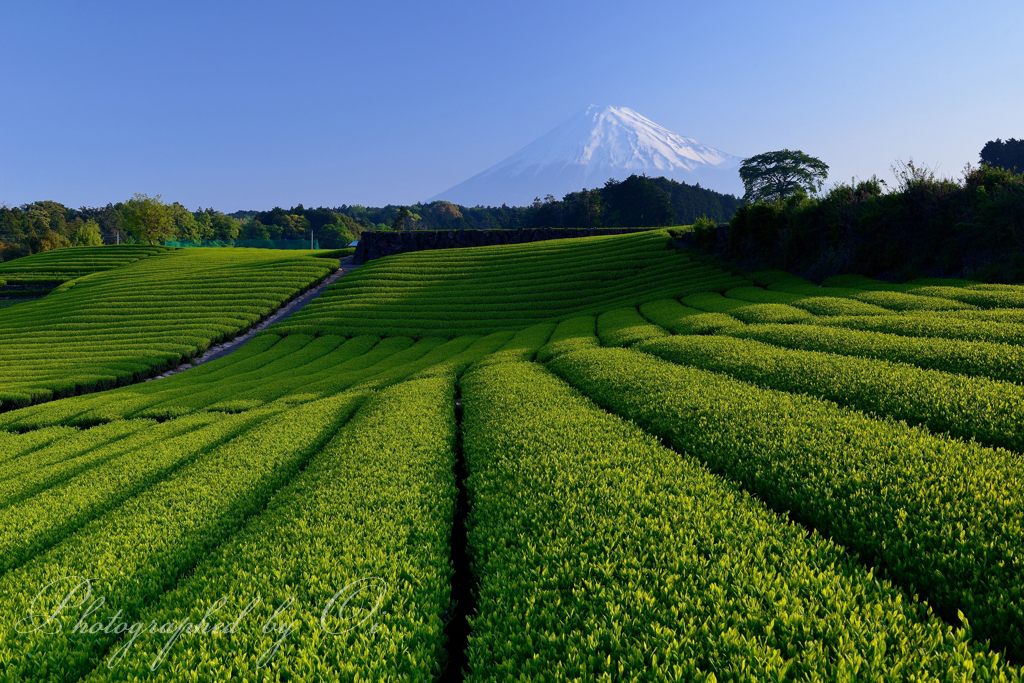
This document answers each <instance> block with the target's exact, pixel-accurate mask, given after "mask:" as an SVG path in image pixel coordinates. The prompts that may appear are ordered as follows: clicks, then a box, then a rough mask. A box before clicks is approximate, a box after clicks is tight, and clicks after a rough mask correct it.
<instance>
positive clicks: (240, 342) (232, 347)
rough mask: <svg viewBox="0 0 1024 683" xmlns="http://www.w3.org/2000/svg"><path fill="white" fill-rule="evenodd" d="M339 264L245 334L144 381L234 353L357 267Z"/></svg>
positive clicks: (345, 261)
mask: <svg viewBox="0 0 1024 683" xmlns="http://www.w3.org/2000/svg"><path fill="white" fill-rule="evenodd" d="M339 262H340V264H341V267H339V268H338V270H336V271H335V272H333V273H331V274H330V275H329V276H328V277H327V279H326V280H324V281H323V282H321V283H320V284H318V285H317V286H316V287H314V288H313V289H311V290H309V291H308V292H306V293H305V294H303V295H302V296H300V297H297V298H295V299H292V300H291V301H289V302H288V303H286V304H285V305H283V306H281V308H279V309H277V310H276V311H274V312H273V313H271V314H270V315H269V316H268V317H267V318H266V320H264V321H263V322H261V323H259V324H257V325H256V326H254V327H253V328H252V329H250V330H249V331H248V332H246V333H245V334H242V335H239V336H237V337H235V338H234V339H230V340H228V341H226V342H221V343H219V344H214V345H212V346H211V347H210V348H208V349H207V350H206V351H204V352H203V354H202V355H201V356H197V357H196V359H195V360H193V361H192V362H191V363H182V364H181V365H179V366H178V367H176V368H174V369H172V370H168V371H167V372H164V373H161V374H159V375H157V376H156V377H150V378H149V379H146V380H145V381H146V382H152V381H153V380H155V379H163V378H164V377H170V376H171V375H176V374H178V373H179V372H185V371H186V370H190V369H192V368H194V367H196V366H198V365H202V364H204V363H209V362H210V361H212V360H217V359H218V358H222V357H224V356H226V355H228V354H229V353H234V352H235V351H237V350H238V349H240V348H242V347H243V346H245V344H246V342H248V341H249V340H250V339H252V338H253V337H255V336H256V334H257V333H259V332H262V331H263V330H265V329H267V328H268V327H270V326H271V325H273V324H274V323H279V322H281V321H282V320H287V319H288V318H290V317H291V316H293V315H295V314H296V313H298V312H299V311H301V310H302V309H303V308H304V307H305V306H306V304H308V303H309V302H310V301H312V300H313V299H315V298H317V297H318V296H320V295H321V294H323V293H324V292H325V291H326V290H327V288H328V287H329V286H330V285H332V284H334V283H335V282H337V281H338V278H340V277H342V276H344V275H345V274H347V273H350V272H351V271H353V270H355V269H356V268H357V267H358V266H356V265H354V264H353V263H352V257H351V256H347V257H345V258H343V259H340V261H339Z"/></svg>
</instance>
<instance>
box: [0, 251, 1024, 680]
mask: <svg viewBox="0 0 1024 683" xmlns="http://www.w3.org/2000/svg"><path fill="white" fill-rule="evenodd" d="M669 244H670V238H669V235H668V233H667V232H665V231H652V232H647V233H637V234H630V235H621V236H605V237H592V238H583V239H574V240H556V241H550V242H543V243H533V244H524V245H510V246H500V247H479V248H468V249H461V250H444V251H435V252H418V253H411V254H402V255H398V256H393V257H387V258H384V259H380V260H378V261H375V262H371V263H370V264H368V265H366V266H362V267H360V268H359V269H357V270H355V271H353V272H352V273H350V274H347V275H345V277H343V278H342V279H341V280H339V282H338V283H336V284H334V285H333V286H331V287H330V289H329V291H328V292H327V293H326V294H324V295H323V296H322V297H320V298H319V299H316V300H315V301H314V302H313V303H311V304H310V305H308V306H307V307H306V308H304V309H303V310H302V311H301V312H300V313H298V314H296V315H295V316H293V317H292V318H290V319H288V320H287V321H284V322H282V323H279V324H276V325H273V326H271V327H269V328H268V329H267V330H265V331H263V332H261V333H260V334H258V335H257V336H256V337H255V338H254V339H253V340H252V341H250V342H249V343H248V344H246V345H245V346H243V347H242V348H241V350H239V351H237V352H235V353H233V354H231V355H228V356H225V357H223V358H221V359H219V360H216V361H213V362H210V363H208V364H205V365H202V366H200V367H198V368H195V369H192V370H188V371H186V372H182V373H180V374H177V375H174V376H172V377H169V378H166V379H161V380H158V381H153V382H148V383H144V384H135V385H131V386H123V387H119V388H116V389H112V390H109V391H101V392H96V393H92V394H89V395H83V396H72V397H68V398H63V399H60V400H54V401H50V402H47V403H41V404H38V405H32V406H28V407H24V408H21V409H18V410H11V411H8V412H5V413H3V414H0V529H2V531H0V613H2V614H25V613H27V612H26V611H27V610H29V609H30V605H32V601H33V599H35V598H36V596H37V594H38V593H39V590H40V587H41V586H46V585H48V584H49V583H51V582H53V581H55V580H58V579H61V577H66V576H87V577H96V578H95V579H93V581H94V582H95V585H96V586H97V587H100V586H101V587H102V590H103V594H104V595H105V596H107V600H108V605H109V606H110V609H109V611H104V610H99V611H98V612H97V613H96V614H95V616H92V617H90V619H94V620H95V621H97V622H100V621H104V622H105V621H106V620H107V619H108V618H111V617H112V616H113V615H114V612H115V611H116V610H122V612H121V616H120V617H119V618H124V619H126V620H128V621H130V622H134V621H141V622H143V623H150V622H153V621H155V622H156V623H158V624H162V623H166V622H169V621H174V622H178V621H180V620H181V619H183V618H189V619H191V620H192V621H193V622H194V623H198V622H199V621H200V620H201V619H202V618H203V615H204V613H205V612H206V610H207V609H208V608H209V606H211V605H215V604H219V605H220V606H221V607H220V608H218V609H223V612H222V613H223V614H232V615H238V614H240V613H243V611H244V610H245V609H246V606H247V605H250V607H251V613H248V616H247V617H246V618H245V620H243V627H242V628H240V629H239V631H238V632H236V633H233V634H232V635H231V637H230V638H226V637H219V636H214V635H210V634H203V633H188V632H185V633H182V634H181V636H180V639H179V640H177V641H175V643H174V644H173V646H172V647H170V648H169V649H167V650H166V652H165V655H166V660H161V661H162V664H161V665H160V666H159V667H157V668H156V669H155V670H153V669H151V663H152V662H153V661H154V659H155V658H158V657H160V656H161V655H160V653H161V652H162V651H164V649H165V648H166V646H167V636H166V635H164V634H161V633H150V632H143V633H141V634H140V636H139V637H138V638H136V639H133V640H132V641H131V645H130V647H127V646H126V644H127V643H128V641H127V640H126V638H125V637H123V636H119V635H118V634H116V633H106V632H104V631H102V630H99V629H98V630H97V631H95V632H93V633H90V634H85V635H83V634H79V633H72V632H71V629H70V626H69V627H68V628H66V629H64V630H61V631H57V632H49V633H48V632H43V631H41V630H37V631H31V632H27V633H24V632H19V633H16V634H14V635H12V637H10V638H8V639H6V640H5V641H4V642H3V643H0V661H3V662H4V663H5V669H4V670H3V672H2V673H0V680H7V679H10V680H23V681H44V680H45V681H53V680H75V681H77V680H79V679H82V680H85V681H92V682H96V681H114V680H126V679H131V678H132V677H137V678H138V679H139V680H154V681H180V680H190V679H191V680H196V679H198V680H217V679H218V678H219V677H222V676H223V674H224V672H225V671H227V670H230V671H231V672H232V675H234V676H235V677H237V678H239V679H241V678H246V677H247V678H249V679H250V680H257V679H262V678H265V677H267V676H270V677H275V678H279V679H281V680H285V679H287V680H335V679H338V680H356V677H357V676H358V678H359V679H361V680H394V681H397V680H410V681H434V680H437V679H438V678H439V677H442V676H451V675H453V674H455V673H456V672H457V670H458V669H459V668H460V667H461V668H463V670H464V676H462V678H464V679H465V680H468V681H474V682H476V681H479V682H481V683H482V682H483V681H490V680H511V679H515V680H519V679H524V680H634V679H635V680H653V681H669V680H706V681H710V680H718V681H723V680H737V681H739V680H790V681H799V680H841V679H843V678H846V679H850V680H886V681H890V680H936V681H938V680H988V679H992V680H1008V681H1010V680H1021V670H1020V668H1019V665H1020V664H1021V662H1022V659H1024V595H1022V594H1021V589H1020V586H1021V585H1024V584H1022V581H1021V579H1022V578H1024V577H1022V568H1021V567H1020V563H1019V561H1018V559H1017V558H1018V557H1019V556H1020V554H1021V552H1022V551H1024V471H1022V468H1024V465H1022V461H1021V458H1020V453H1021V452H1024V438H1022V436H1021V433H1020V429H1019V425H1020V424H1021V423H1022V421H1024V386H1022V385H1024V286H1012V285H981V284H977V283H972V282H968V281H962V280H920V281H914V282H909V283H904V284H901V285H893V284H890V283H886V282H882V281H878V280H872V279H870V278H866V277H863V276H845V277H841V278H836V279H833V280H828V281H826V282H825V283H824V285H825V286H818V285H815V284H813V283H811V282H808V281H807V280H803V279H801V278H798V277H795V276H793V275H790V274H787V273H784V272H779V271H759V272H754V273H750V274H748V275H746V276H737V275H735V274H733V273H730V272H727V271H725V270H723V269H721V268H719V267H717V266H715V265H713V264H711V263H710V262H707V261H704V260H701V259H700V258H697V256H696V254H694V253H692V252H686V251H677V250H675V249H671V248H669ZM226 251H230V250H226ZM235 251H238V252H243V253H244V252H245V251H246V250H235ZM182 253H185V254H186V255H185V256H182V255H180V254H182ZM188 253H199V252H174V253H172V254H165V255H159V256H153V257H151V258H149V259H146V260H145V261H141V262H139V263H138V264H133V265H130V266H126V267H122V268H117V269H113V270H110V271H106V272H103V273H98V274H96V275H91V276H88V277H87V278H86V279H85V280H82V281H79V282H78V283H77V284H75V285H74V286H73V287H71V288H70V289H69V290H68V291H66V292H62V293H55V294H52V295H50V296H49V297H47V299H50V298H51V297H52V298H53V301H54V302H59V301H60V300H61V297H70V296H72V295H74V296H75V297H77V298H76V299H75V301H76V302H77V303H76V306H77V308H78V310H82V311H85V310H92V308H91V307H95V306H101V305H103V302H104V301H106V300H107V299H108V294H107V293H108V292H117V291H122V292H123V291H126V290H127V289H131V290H132V291H134V292H138V293H140V294H139V298H144V297H145V295H146V294H145V293H150V292H152V293H154V297H156V293H157V292H161V291H163V292H166V293H165V294H162V295H161V297H163V298H159V297H157V298H155V299H154V301H155V302H159V305H160V306H162V307H163V310H164V311H165V314H163V315H160V314H158V313H156V312H153V311H151V312H150V313H149V314H148V315H150V316H151V317H152V318H153V319H154V320H156V321H158V322H159V323H160V324H161V325H164V326H165V327H166V328H167V329H171V328H173V326H174V324H175V321H176V320H177V319H178V318H179V317H180V316H181V315H183V312H182V311H183V310H184V308H185V307H186V306H193V305H194V304H193V303H192V301H191V296H192V295H191V291H192V290H185V289H183V288H182V287H181V286H179V287H177V288H176V289H175V288H174V287H170V286H169V287H168V288H167V289H166V290H160V289H158V287H157V284H156V282H157V278H156V276H157V275H158V274H162V275H163V277H165V278H169V277H170V275H169V273H170V272H171V271H172V270H173V271H174V272H177V273H178V274H179V276H180V277H181V278H183V279H184V278H187V277H193V276H195V275H196V274H201V273H204V272H206V270H204V269H210V272H211V273H215V272H221V273H223V272H230V273H231V274H232V278H234V279H233V280H232V282H236V283H243V282H245V283H247V285H242V284H235V285H231V287H235V289H232V291H231V295H230V297H226V298H229V299H231V300H232V301H233V300H235V299H238V298H239V297H240V296H242V295H243V293H244V295H245V296H249V297H253V298H258V296H259V291H260V290H259V289H257V288H256V287H255V284H256V283H262V282H264V281H265V280H270V279H271V275H272V274H275V273H279V272H289V269H288V268H285V267H284V265H285V264H287V263H291V262H290V261H285V262H280V261H277V262H274V261H268V260H266V259H265V258H262V257H261V258H252V259H250V258H248V257H246V258H245V259H242V260H240V261H238V262H236V263H234V264H232V265H230V266H226V265H225V266H224V267H223V268H222V269H220V270H219V271H218V270H217V269H216V268H214V267H213V266H212V265H211V264H210V263H209V262H208V259H206V258H200V257H193V256H188V255H187V254H188ZM193 258H195V259H197V260H195V261H192V260H191V259H193ZM239 258H241V257H239ZM297 262H298V263H297V264H296V265H295V273H294V274H293V275H289V277H294V278H295V281H294V283H293V285H291V286H298V283H299V282H301V281H302V279H303V278H313V279H315V278H316V274H315V273H313V271H312V270H311V267H307V265H306V259H305V257H298V259H297ZM145 264H149V265H148V266H147V268H152V269H153V270H152V271H148V270H146V271H145V272H152V273H153V276H154V279H151V280H144V279H141V275H140V271H138V270H133V269H142V268H143V266H144V265H145ZM161 264H162V265H161ZM300 266H301V267H300ZM144 270H145V269H144ZM97 282H99V283H101V284H95V283H97ZM179 284H180V283H179ZM260 286H261V287H262V286H263V285H260ZM268 286H269V285H268ZM275 286H276V287H278V288H279V289H280V291H279V295H280V296H285V294H286V292H285V289H286V288H285V287H284V285H275ZM174 291H176V292H177V296H178V299H177V302H178V303H177V304H173V303H172V298H173V296H172V293H171V292H174ZM274 291H278V289H275V290H274ZM44 304H45V305H47V306H56V305H57V304H56V303H47V302H46V300H45V299H44V300H43V301H40V302H35V303H32V304H27V305H26V306H32V307H39V306H43V305H44ZM121 305H124V304H121ZM156 305H157V303H154V307H155V306H156ZM175 305H177V306H179V307H180V308H175ZM219 305H221V304H220V303H218V304H216V305H214V304H213V303H210V304H209V305H208V306H206V307H204V309H203V310H208V311H209V312H210V315H211V316H212V315H214V314H216V315H221V316H223V317H224V319H225V320H227V319H229V316H230V315H231V314H230V312H229V311H230V310H233V309H224V310H222V309H220V308H217V307H216V306H219ZM15 310H16V309H15ZM25 310H29V309H27V308H26V309H25ZM40 310H42V309H40ZM91 324H92V325H94V327H93V328H92V329H93V331H94V333H95V334H99V333H100V331H101V330H102V328H103V326H107V327H108V328H109V329H110V330H111V333H114V332H116V331H117V330H118V329H120V328H119V327H118V323H117V321H116V320H115V319H113V318H112V319H108V320H98V319H97V320H94V321H92V323H91ZM154 324H156V323H154ZM203 324H204V325H205V324H206V323H205V322H204V323H203ZM232 324H234V323H232ZM196 325H197V326H199V323H196ZM4 329H5V330H7V329H11V330H14V329H15V328H9V327H5V328H4ZM18 329H20V328H18ZM197 329H198V327H197ZM16 334H20V335H21V337H20V338H21V339H25V340H27V339H28V338H29V337H28V329H27V328H26V331H25V332H20V333H18V332H15V331H12V332H10V335H12V336H11V339H13V338H14V336H15V335H16ZM5 348H6V345H5ZM253 595H259V596H260V597H261V601H260V602H259V603H258V604H256V605H251V601H252V598H253ZM339 596H340V597H339ZM346 598H350V600H349V601H348V602H345V603H344V604H343V605H341V606H339V605H338V602H340V601H341V600H342V599H346ZM222 599H223V602H222V603H219V602H218V601H220V600H222ZM58 600H59V596H57V595H49V594H47V595H46V596H44V598H42V599H41V600H40V602H39V603H36V608H37V609H40V610H46V609H49V608H51V607H52V606H53V605H54V604H56V601H58ZM286 602H287V603H288V605H289V606H290V607H289V611H288V614H289V616H288V619H289V622H288V623H289V624H291V625H292V626H293V628H292V629H291V630H289V631H288V633H287V634H286V637H285V641H286V644H284V645H282V646H281V647H280V649H274V646H275V643H276V642H278V640H279V638H280V637H281V636H280V633H281V632H278V631H271V632H267V630H266V629H261V628H260V625H261V624H265V623H267V622H268V621H271V620H273V619H274V618H275V617H274V614H275V609H276V608H277V607H278V606H280V605H282V604H284V603H286ZM104 609H105V608H104ZM43 613H45V611H44V612H43ZM78 616H79V615H77V614H74V615H72V614H69V615H68V620H69V621H70V625H73V624H74V620H76V619H78ZM968 622H969V626H968ZM90 623H91V622H90ZM268 651H270V652H272V653H273V656H271V657H265V653H267V652H268ZM997 653H998V654H997ZM53 672H59V673H56V674H55V673H53Z"/></svg>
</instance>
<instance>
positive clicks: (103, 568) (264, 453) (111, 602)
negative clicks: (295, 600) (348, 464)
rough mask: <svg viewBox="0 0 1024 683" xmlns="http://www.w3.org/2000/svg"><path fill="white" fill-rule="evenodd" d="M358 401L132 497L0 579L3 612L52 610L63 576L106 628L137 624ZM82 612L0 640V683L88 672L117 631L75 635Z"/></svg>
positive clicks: (277, 429)
mask: <svg viewBox="0 0 1024 683" xmlns="http://www.w3.org/2000/svg"><path fill="white" fill-rule="evenodd" d="M362 398H363V397H362V396H360V395H355V396H352V395H343V396H338V397H334V398H330V399H324V400H323V401H317V402H313V403H308V404H306V405H303V406H299V407H297V408H294V409H293V410H290V411H287V412H285V413H282V414H280V415H278V416H276V417H275V418H273V419H270V420H266V421H264V422H263V423H262V424H259V425H258V426H256V427H254V428H252V429H250V430H249V431H247V432H245V433H244V434H242V435H241V436H239V437H237V438H234V439H232V440H231V441H228V442H227V443H224V444H223V445H221V446H220V447H218V448H216V449H214V450H213V451H210V452H209V453H207V454H205V455H204V456H203V457H201V458H197V459H195V460H193V461H192V462H190V463H188V464H186V465H185V466H183V467H181V468H180V469H178V470H177V471H175V472H173V473H172V474H171V475H170V476H168V477H167V478H166V479H164V480H162V481H160V482H159V483H156V484H154V485H153V486H152V487H150V488H148V489H146V490H144V491H142V492H141V493H139V494H138V495H135V496H133V497H131V498H128V499H127V500H125V501H124V502H123V503H122V504H121V505H119V506H118V507H116V508H113V509H111V510H109V511H108V512H107V513H106V514H104V515H102V516H100V517H99V518H98V519H96V520H94V521H93V522H92V523H90V524H89V525H87V526H85V527H83V528H82V529H80V530H78V531H77V532H76V533H74V534H72V535H71V536H69V537H67V538H65V539H64V540H63V541H62V542H59V543H57V544H56V545H55V546H53V547H52V548H50V549H49V550H47V551H46V552H44V553H41V554H39V555H37V556H35V557H34V558H33V559H32V560H31V561H29V562H27V563H26V564H24V565H23V566H21V567H19V568H17V569H14V570H12V571H9V572H7V573H6V574H4V575H3V576H2V577H0V613H2V614H5V615H11V617H12V618H15V619H24V618H30V617H31V615H33V614H35V615H47V614H54V612H55V610H56V605H58V604H60V601H61V600H62V599H63V598H64V595H65V594H64V593H61V590H60V589H61V588H62V587H65V586H67V582H68V577H83V578H89V579H91V580H92V585H93V586H94V587H95V588H94V590H95V594H96V595H102V596H103V597H104V599H105V603H104V604H105V607H104V608H103V609H104V614H103V618H102V621H103V622H104V623H106V622H107V620H108V619H111V618H115V617H116V618H117V619H120V620H123V621H124V622H127V623H129V624H130V623H133V622H135V621H136V620H137V617H138V615H139V614H140V612H141V611H142V610H143V609H144V608H145V607H146V606H147V605H149V604H151V603H152V602H153V601H154V600H156V599H158V598H159V596H160V595H161V594H162V593H164V592H165V591H166V590H168V589H170V588H172V587H173V586H174V585H175V584H176V583H177V582H178V581H179V579H180V577H182V576H183V574H184V573H185V572H188V571H189V570H191V569H192V568H193V567H194V566H195V565H196V564H198V563H199V562H200V560H202V559H203V558H204V557H206V556H207V555H208V554H209V551H210V550H211V549H212V548H215V547H216V546H217V545H219V544H220V543H222V542H223V541H224V540H226V539H227V538H228V537H229V536H230V535H231V534H232V533H234V532H235V531H236V530H237V529H238V528H240V527H241V526H242V524H243V523H244V522H245V520H246V519H247V518H248V517H250V516H251V515H253V514H256V513H258V512H260V511H261V510H262V509H263V507H264V505H265V504H266V503H267V501H268V500H269V499H270V498H271V496H272V495H273V494H274V493H275V492H276V491H277V490H278V489H280V488H281V487H282V486H283V485H284V484H286V483H287V482H288V481H289V480H290V479H291V478H292V477H294V475H295V474H296V473H297V472H298V471H299V469H300V468H301V467H302V466H303V465H304V464H305V463H306V462H307V461H308V460H309V459H310V457H312V455H313V454H314V453H316V452H318V451H319V450H320V448H321V447H322V446H323V445H324V444H325V443H326V442H327V441H329V440H330V439H331V438H332V437H333V436H334V434H335V432H336V431H337V430H338V429H339V427H340V426H341V425H342V424H343V423H344V422H345V421H346V420H347V419H348V417H349V416H350V415H351V414H352V412H353V411H354V410H355V409H356V408H357V407H358V405H359V403H360V402H361V400H362ZM252 412H255V411H252ZM250 414H251V413H250ZM231 419H232V417H231V416H229V417H225V418H223V419H222V421H229V420H231ZM213 426H216V423H215V425H213ZM67 502H73V501H71V500H68V501H67ZM48 586H51V587H53V590H46V587H48ZM76 597H77V596H76ZM118 610H120V612H119V613H118ZM82 611H84V607H83V610H79V611H78V612H77V613H75V612H73V611H71V610H64V611H63V612H59V614H58V616H57V620H58V621H59V622H60V624H59V626H60V628H59V629H58V628H55V627H56V626H57V624H53V623H50V624H49V625H48V627H45V628H44V627H43V626H42V625H41V622H40V619H45V617H37V618H36V619H34V620H33V619H29V621H27V622H26V621H20V622H18V628H17V629H12V632H10V633H8V634H7V637H5V639H4V640H3V642H0V662H3V663H4V666H3V668H2V669H0V681H5V682H6V681H23V682H25V683H28V682H30V681H41V682H42V681H45V682H47V683H57V682H63V681H77V680H78V679H79V678H80V677H81V676H82V675H83V674H84V673H86V672H87V671H88V670H89V669H91V668H93V666H94V665H95V664H96V662H97V661H98V659H99V658H100V657H101V656H102V655H103V654H104V652H105V651H106V650H107V648H108V647H110V646H111V645H113V644H114V643H115V642H116V641H117V640H118V639H119V637H120V635H119V634H118V633H116V632H115V631H109V632H108V631H102V630H100V631H90V632H82V631H81V630H79V631H76V630H75V629H74V625H75V623H76V621H77V620H78V619H79V618H80V616H81V615H82ZM15 615H17V616H15ZM99 616H100V615H98V614H95V615H93V616H92V617H90V618H89V619H88V620H89V623H90V624H91V623H93V621H92V618H97V619H99ZM12 626H13V625H12ZM36 627H39V628H36ZM54 631H56V632H54Z"/></svg>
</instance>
